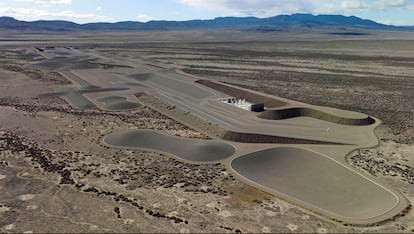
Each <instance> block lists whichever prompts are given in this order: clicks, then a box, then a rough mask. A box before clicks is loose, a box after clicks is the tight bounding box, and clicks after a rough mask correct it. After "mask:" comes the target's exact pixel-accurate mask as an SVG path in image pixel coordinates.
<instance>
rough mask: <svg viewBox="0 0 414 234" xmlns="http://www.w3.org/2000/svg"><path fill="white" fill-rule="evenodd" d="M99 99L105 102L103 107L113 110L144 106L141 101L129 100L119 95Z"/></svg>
mask: <svg viewBox="0 0 414 234" xmlns="http://www.w3.org/2000/svg"><path fill="white" fill-rule="evenodd" d="M98 101H100V102H103V103H105V104H104V106H103V108H105V109H107V110H111V111H122V110H132V109H135V108H139V107H141V106H142V105H141V104H139V103H135V102H129V101H128V100H127V99H126V98H125V97H118V96H109V97H104V98H100V99H98Z"/></svg>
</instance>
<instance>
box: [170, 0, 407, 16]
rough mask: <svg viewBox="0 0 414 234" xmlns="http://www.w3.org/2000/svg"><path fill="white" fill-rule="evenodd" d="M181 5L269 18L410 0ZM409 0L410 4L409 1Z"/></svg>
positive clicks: (217, 0) (199, 1)
mask: <svg viewBox="0 0 414 234" xmlns="http://www.w3.org/2000/svg"><path fill="white" fill-rule="evenodd" d="M176 1H178V2H179V3H181V4H184V5H187V6H190V7H194V8H199V9H205V10H210V11H214V12H217V13H219V14H222V15H234V16H246V15H253V16H259V17H268V16H273V15H279V14H291V13H314V14H321V13H324V14H331V13H338V14H341V13H349V12H355V11H368V10H370V11H378V10H380V11H385V10H389V9H395V8H401V9H409V8H410V7H409V6H410V5H411V6H412V5H414V3H413V0H332V1H326V0H176ZM409 2H411V3H412V4H409Z"/></svg>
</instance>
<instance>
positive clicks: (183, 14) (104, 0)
mask: <svg viewBox="0 0 414 234" xmlns="http://www.w3.org/2000/svg"><path fill="white" fill-rule="evenodd" d="M292 13H312V14H343V15H355V16H359V17H362V18H365V19H371V20H375V21H377V22H381V23H386V24H393V25H414V0H0V15H2V16H12V17H15V18H17V19H20V20H28V21H31V20H39V19H60V20H70V21H74V22H77V23H86V22H102V21H105V22H115V21H126V20H134V21H142V22H145V21H148V20H189V19H212V18H215V17H219V16H256V17H269V16H274V15H279V14H292Z"/></svg>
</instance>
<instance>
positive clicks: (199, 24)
mask: <svg viewBox="0 0 414 234" xmlns="http://www.w3.org/2000/svg"><path fill="white" fill-rule="evenodd" d="M325 26H330V27H332V26H334V27H353V28H361V29H389V30H391V29H403V30H412V29H413V27H396V26H390V25H384V24H380V23H377V22H374V21H371V20H365V19H361V18H358V17H355V16H349V17H348V16H342V15H316V16H315V15H311V14H293V15H279V16H274V17H270V18H263V19H262V18H256V17H219V18H215V19H212V20H189V21H150V22H147V23H141V22H134V21H126V22H118V23H88V24H76V23H73V22H69V21H33V22H26V21H19V20H16V19H14V18H11V17H0V29H14V30H29V29H30V30H53V31H75V30H151V29H153V30H154V29H160V30H168V29H179V30H185V29H214V28H234V29H249V30H255V29H257V30H259V31H280V30H286V29H289V28H293V27H296V28H297V27H306V28H314V27H325Z"/></svg>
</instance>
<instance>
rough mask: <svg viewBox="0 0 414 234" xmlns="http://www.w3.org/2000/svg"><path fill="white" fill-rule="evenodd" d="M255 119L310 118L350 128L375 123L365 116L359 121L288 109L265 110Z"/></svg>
mask: <svg viewBox="0 0 414 234" xmlns="http://www.w3.org/2000/svg"><path fill="white" fill-rule="evenodd" d="M257 117H259V118H262V119H269V120H283V119H290V118H296V117H310V118H314V119H320V120H324V121H328V122H331V123H336V124H343V125H352V126H364V125H371V124H374V123H375V119H373V118H371V117H369V116H367V117H366V118H361V119H351V118H345V117H340V116H336V115H332V114H329V113H326V112H323V111H319V110H315V109H311V108H303V107H298V108H288V109H279V110H266V111H265V112H262V113H260V114H259V115H257Z"/></svg>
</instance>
